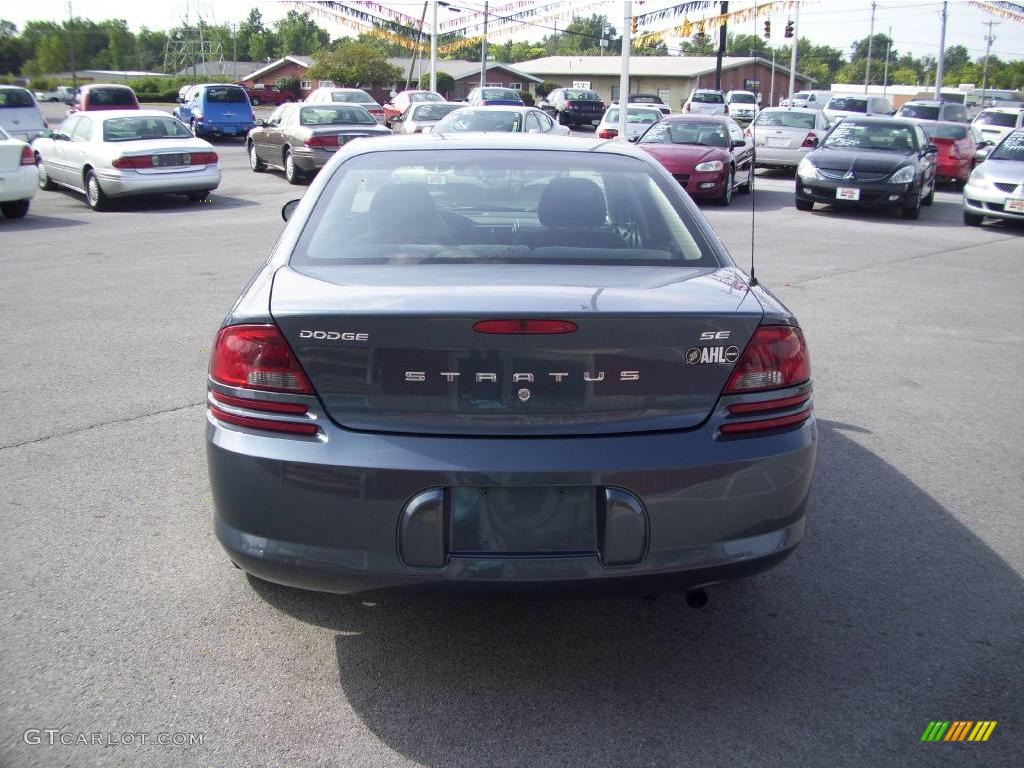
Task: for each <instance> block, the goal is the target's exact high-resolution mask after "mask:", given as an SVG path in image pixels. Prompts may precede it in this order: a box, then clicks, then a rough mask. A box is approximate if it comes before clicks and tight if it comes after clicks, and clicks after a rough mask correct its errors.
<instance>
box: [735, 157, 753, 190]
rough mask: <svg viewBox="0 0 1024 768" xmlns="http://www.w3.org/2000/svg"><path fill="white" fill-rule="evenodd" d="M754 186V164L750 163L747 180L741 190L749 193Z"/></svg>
mask: <svg viewBox="0 0 1024 768" xmlns="http://www.w3.org/2000/svg"><path fill="white" fill-rule="evenodd" d="M753 188H754V164H753V163H751V164H750V170H748V171H747V180H746V181H745V182H743V183H742V184H741V185H740V188H739V190H737V191H739V192H743V193H749V192H750V190H751V189H753Z"/></svg>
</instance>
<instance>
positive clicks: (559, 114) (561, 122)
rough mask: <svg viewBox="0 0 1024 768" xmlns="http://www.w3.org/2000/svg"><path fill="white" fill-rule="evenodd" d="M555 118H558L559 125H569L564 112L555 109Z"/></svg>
mask: <svg viewBox="0 0 1024 768" xmlns="http://www.w3.org/2000/svg"><path fill="white" fill-rule="evenodd" d="M555 119H556V120H558V124H559V125H569V120H568V118H567V117H566V116H565V112H559V111H558V110H555Z"/></svg>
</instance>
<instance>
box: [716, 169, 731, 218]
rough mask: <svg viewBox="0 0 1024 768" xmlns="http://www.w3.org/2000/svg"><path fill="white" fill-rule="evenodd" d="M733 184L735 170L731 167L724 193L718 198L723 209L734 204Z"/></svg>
mask: <svg viewBox="0 0 1024 768" xmlns="http://www.w3.org/2000/svg"><path fill="white" fill-rule="evenodd" d="M732 182H733V170H732V166H731V165H730V166H729V172H728V173H727V174H726V175H725V190H724V191H723V192H722V196H721V197H719V198H718V204H719V205H720V206H722V207H723V208H726V207H728V206H729V205H730V204H731V203H732Z"/></svg>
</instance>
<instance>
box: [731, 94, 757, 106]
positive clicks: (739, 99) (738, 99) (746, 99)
mask: <svg viewBox="0 0 1024 768" xmlns="http://www.w3.org/2000/svg"><path fill="white" fill-rule="evenodd" d="M729 101H730V102H731V103H733V104H757V99H755V98H754V94H752V93H734V94H733V95H732V96H730V97H729Z"/></svg>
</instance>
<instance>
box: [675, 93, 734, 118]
mask: <svg viewBox="0 0 1024 768" xmlns="http://www.w3.org/2000/svg"><path fill="white" fill-rule="evenodd" d="M683 112H690V113H691V114H694V115H728V114H729V107H728V106H726V104H725V94H724V93H722V92H721V91H714V90H712V89H710V88H697V89H695V90H694V91H693V93H691V94H690V98H688V99H687V100H686V102H685V103H684V104H683Z"/></svg>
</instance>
